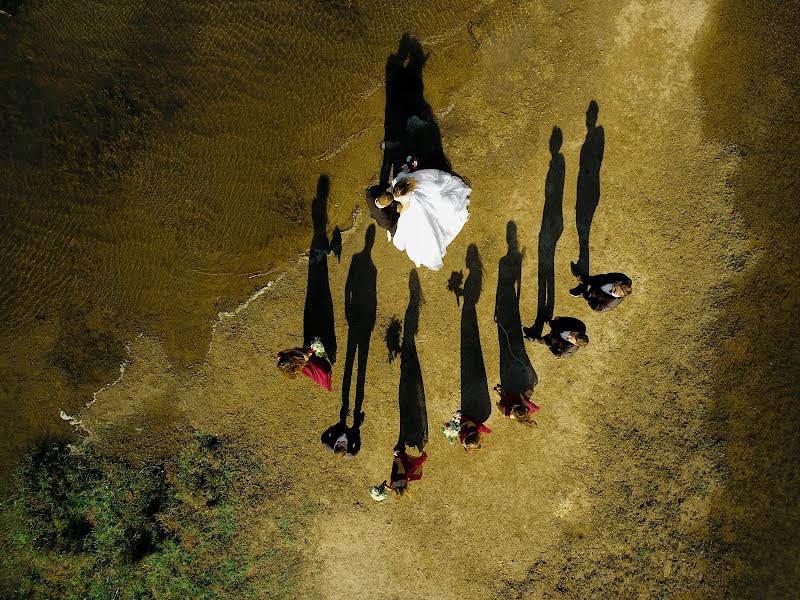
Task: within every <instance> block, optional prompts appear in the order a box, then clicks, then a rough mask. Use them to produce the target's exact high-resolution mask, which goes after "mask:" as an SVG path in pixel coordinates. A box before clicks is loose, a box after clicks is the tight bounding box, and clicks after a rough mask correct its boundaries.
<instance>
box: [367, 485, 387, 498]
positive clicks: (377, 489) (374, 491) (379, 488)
mask: <svg viewBox="0 0 800 600" xmlns="http://www.w3.org/2000/svg"><path fill="white" fill-rule="evenodd" d="M369 495H370V496H372V499H373V500H375V502H383V501H384V500H386V499H387V498H388V497H389V485H388V484H387V483H386V480H384V481H383V482H382V483H379V484H378V485H376V486H373V487H371V488H370V489H369Z"/></svg>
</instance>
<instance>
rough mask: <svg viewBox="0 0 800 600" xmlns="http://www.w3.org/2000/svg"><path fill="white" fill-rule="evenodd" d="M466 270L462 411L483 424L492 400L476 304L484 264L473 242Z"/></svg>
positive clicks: (462, 341)
mask: <svg viewBox="0 0 800 600" xmlns="http://www.w3.org/2000/svg"><path fill="white" fill-rule="evenodd" d="M467 270H468V271H469V273H468V274H467V279H466V281H465V282H464V288H463V290H462V292H461V297H462V298H463V299H464V304H463V307H462V309H461V413H462V414H464V415H469V416H470V417H471V418H472V419H473V420H474V421H475V422H477V423H483V422H484V421H486V420H487V419H488V418H489V415H490V414H491V413H492V402H491V399H490V398H489V384H488V382H487V379H486V365H485V364H484V361H483V350H482V348H481V336H480V330H479V329H478V310H477V304H478V300H479V299H480V297H481V289H482V288H483V264H482V263H481V256H480V254H479V253H478V247H477V246H476V245H475V244H470V245H469V247H468V248H467ZM456 297H458V296H456Z"/></svg>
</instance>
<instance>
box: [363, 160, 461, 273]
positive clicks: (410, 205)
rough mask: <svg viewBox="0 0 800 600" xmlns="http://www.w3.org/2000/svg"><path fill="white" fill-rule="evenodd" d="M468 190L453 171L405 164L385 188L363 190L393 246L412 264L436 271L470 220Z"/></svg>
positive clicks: (376, 219)
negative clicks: (411, 167) (420, 167)
mask: <svg viewBox="0 0 800 600" xmlns="http://www.w3.org/2000/svg"><path fill="white" fill-rule="evenodd" d="M471 191H472V190H471V189H470V187H469V186H468V185H467V184H466V183H464V181H463V180H462V179H461V178H460V177H458V176H457V175H453V174H451V173H447V172H446V171H441V170H439V169H420V170H418V171H411V170H410V169H409V168H408V166H407V165H406V166H405V167H404V168H403V170H402V171H401V172H400V173H399V174H398V175H397V177H395V178H394V179H393V180H392V182H391V185H390V186H389V187H387V188H383V186H373V187H371V188H369V189H368V190H367V206H368V207H369V210H370V214H371V215H372V217H373V218H374V219H375V222H376V223H377V224H378V225H379V226H380V227H383V228H384V229H386V231H387V236H388V238H389V240H390V241H391V242H392V244H394V246H395V247H396V248H397V249H398V250H400V251H405V253H406V254H407V255H408V257H409V258H410V259H411V260H412V261H413V262H414V264H415V265H416V266H417V267H420V266H424V267H428V268H429V269H431V270H432V271H438V270H439V269H441V268H442V266H443V265H444V263H443V258H444V255H445V254H446V252H447V246H448V245H449V244H450V242H452V241H453V240H454V239H455V237H456V236H457V235H458V234H459V232H460V231H461V229H462V228H463V227H464V224H465V223H466V222H467V219H468V218H469V212H468V210H467V207H468V206H469V195H470V192H471Z"/></svg>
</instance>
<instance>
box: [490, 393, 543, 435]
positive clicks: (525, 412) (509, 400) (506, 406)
mask: <svg viewBox="0 0 800 600" xmlns="http://www.w3.org/2000/svg"><path fill="white" fill-rule="evenodd" d="M494 391H496V392H497V395H498V396H500V399H499V400H498V401H497V408H499V409H500V411H501V412H502V413H503V416H504V417H505V418H506V419H515V420H517V421H519V422H521V423H525V424H526V425H531V424H533V413H535V412H536V411H537V410H539V407H538V406H536V405H535V404H534V403H533V402H531V401H530V397H531V395H532V394H533V390H529V391H527V392H525V393H517V394H510V393H506V391H505V390H503V388H502V387H500V385H497V386H495V388H494Z"/></svg>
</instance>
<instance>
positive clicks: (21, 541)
mask: <svg viewBox="0 0 800 600" xmlns="http://www.w3.org/2000/svg"><path fill="white" fill-rule="evenodd" d="M229 463H230V461H229V457H228V454H227V453H226V450H225V445H224V443H223V442H222V441H221V440H220V439H218V438H216V437H214V436H210V435H207V434H197V435H196V436H195V438H194V440H193V441H192V442H191V443H190V444H188V445H187V446H186V448H185V449H184V450H183V451H182V452H181V454H180V455H179V456H178V457H176V459H175V460H174V461H170V462H167V463H165V464H159V465H149V466H147V467H144V468H133V467H131V466H130V465H129V464H127V463H125V462H124V461H121V460H116V459H111V458H107V457H102V456H100V455H98V454H97V453H95V452H94V451H93V450H92V449H91V448H87V449H84V450H82V451H72V452H70V451H69V449H68V448H67V447H66V445H65V444H64V443H62V442H54V441H46V442H43V443H42V444H40V445H39V446H38V447H37V448H36V450H35V451H34V452H32V453H31V454H30V455H29V456H28V457H27V458H26V460H25V461H24V463H23V464H22V465H21V466H20V468H19V469H18V470H17V472H16V474H15V477H14V482H13V495H12V497H11V498H10V500H9V501H8V502H7V504H6V507H7V510H5V511H4V513H3V522H2V531H0V535H2V537H3V538H5V540H3V541H5V542H6V544H5V545H6V546H7V547H10V548H11V549H12V553H11V557H9V558H10V560H9V562H8V566H7V567H6V571H7V573H5V574H0V575H4V579H6V580H8V581H10V582H12V583H11V586H10V587H9V588H8V589H7V593H8V594H11V597H16V598H67V599H69V598H76V599H78V598H81V599H84V598H91V599H94V598H98V599H100V598H104V599H105V598H119V599H124V598H130V599H144V598H181V600H184V599H187V598H192V599H194V598H199V599H203V598H224V597H229V596H236V597H237V598H238V597H243V596H247V595H248V594H249V582H248V578H247V572H248V568H249V565H248V563H249V558H248V555H247V553H246V552H244V551H243V550H242V549H241V548H240V547H239V546H238V545H237V544H236V540H235V538H236V533H237V519H236V510H235V502H234V500H233V499H232V497H231V496H232V495H231V494H230V490H231V483H232V473H233V470H232V468H231V466H230V464H229Z"/></svg>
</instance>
